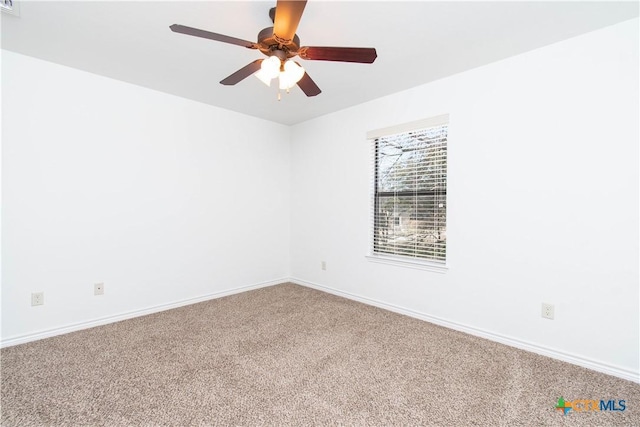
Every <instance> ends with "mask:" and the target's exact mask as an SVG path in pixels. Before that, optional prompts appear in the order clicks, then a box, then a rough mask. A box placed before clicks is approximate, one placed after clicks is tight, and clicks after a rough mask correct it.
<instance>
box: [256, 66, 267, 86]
mask: <svg viewBox="0 0 640 427" xmlns="http://www.w3.org/2000/svg"><path fill="white" fill-rule="evenodd" d="M253 75H254V76H256V77H257V78H258V80H260V81H261V82H262V83H264V84H266V85H267V86H271V77H270V76H269V75H268V74H267V73H265V72H264V70H263V69H259V70H258V71H256V72H255V73H254V74H253Z"/></svg>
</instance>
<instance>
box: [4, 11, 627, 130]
mask: <svg viewBox="0 0 640 427" xmlns="http://www.w3.org/2000/svg"><path fill="white" fill-rule="evenodd" d="M14 1H20V0H14ZM274 5H275V0H273V1H271V2H258V1H224V2H223V1H199V2H190V1H180V2H170V1H134V2H128V1H107V2H96V1H86V2H81V1H24V0H23V1H22V2H21V3H20V5H19V6H20V17H15V16H11V15H7V14H3V15H2V48H3V49H7V50H11V51H14V52H18V53H22V54H25V55H30V56H33V57H36V58H41V59H44V60H47V61H51V62H55V63H58V64H62V65H66V66H70V67H74V68H78V69H81V70H85V71H88V72H91V73H95V74H100V75H103V76H107V77H111V78H114V79H118V80H122V81H125V82H129V83H133V84H136V85H140V86H145V87H148V88H151V89H155V90H158V91H162V92H166V93H170V94H174V95H178V96H181V97H184V98H189V99H193V100H196V101H200V102H204V103H206V104H210V105H215V106H218V107H222V108H226V109H229V110H233V111H237V112H241V113H245V114H248V115H251V116H256V117H261V118H264V119H267V120H271V121H275V122H279V123H283V124H294V123H299V122H302V121H305V120H308V119H311V118H314V117H317V116H320V115H323V114H327V113H330V112H332V111H336V110H340V109H343V108H347V107H350V106H352V105H356V104H359V103H362V102H365V101H368V100H371V99H374V98H378V97H381V96H385V95H388V94H391V93H394V92H398V91H402V90H405V89H408V88H411V87H414V86H418V85H421V84H424V83H427V82H430V81H433V80H436V79H439V78H442V77H445V76H449V75H451V74H455V73H459V72H461V71H465V70H468V69H471V68H474V67H478V66H481V65H484V64H487V63H490V62H493V61H497V60H500V59H503V58H507V57H509V56H513V55H517V54H519V53H522V52H526V51H529V50H532V49H535V48H538V47H541V46H545V45H548V44H551V43H554V42H557V41H560V40H564V39H567V38H569V37H573V36H576V35H579V34H582V33H585V32H588V31H593V30H595V29H598V28H601V27H604V26H607V25H611V24H614V23H617V22H621V21H624V20H628V19H632V18H634V17H637V16H638V2H636V1H632V2H613V1H604V2H591V1H584V2H583V1H570V2H557V1H556V2H537V1H536V2H522V1H518V2H504V1H503V2H478V1H474V2H459V1H456V2H453V1H450V2H426V1H423V2H420V1H411V2H398V1H384V2H382V1H375V2H368V1H349V2H342V1H321V0H310V1H309V2H308V3H307V6H306V9H305V12H304V15H303V17H302V20H301V22H300V25H299V27H298V31H297V33H298V35H299V37H300V40H301V44H302V45H303V46H353V47H375V48H376V49H377V52H378V59H377V60H376V61H375V63H373V64H371V65H368V64H350V63H337V62H325V61H300V62H301V64H302V65H303V66H304V67H305V68H306V70H307V72H308V73H309V75H310V76H311V77H312V78H313V80H314V81H315V82H316V83H317V84H318V86H320V88H321V89H322V93H321V94H320V95H318V96H316V97H313V98H307V97H306V96H304V94H303V93H302V91H300V90H299V88H297V87H296V88H294V89H293V90H292V92H291V93H290V94H288V95H285V94H283V97H282V101H280V102H278V101H277V88H276V87H271V88H268V87H266V86H265V85H264V84H262V83H261V82H260V81H259V80H258V79H256V78H254V77H249V78H247V79H245V80H243V81H242V82H240V83H239V84H237V85H236V86H223V85H220V84H219V83H218V82H219V81H220V80H222V79H223V78H225V77H227V76H228V75H229V74H231V73H233V72H234V71H236V70H237V69H239V68H241V67H243V66H245V65H246V64H248V63H249V62H251V61H253V60H255V59H258V58H262V57H263V56H262V55H261V54H260V52H259V51H256V50H250V49H246V48H243V47H240V46H235V45H230V44H224V43H220V42H215V41H211V40H206V39H201V38H197V37H190V36H186V35H183V34H176V33H173V32H171V31H170V30H169V25H171V24H174V23H177V24H182V25H187V26H191V27H196V28H200V29H204V30H208V31H213V32H217V33H222V34H226V35H230V36H233V37H238V38H241V39H246V40H251V41H255V40H256V37H257V34H258V32H259V31H260V30H261V29H262V28H265V27H269V26H271V25H272V23H271V20H270V19H269V16H268V12H269V8H271V7H272V6H274ZM273 86H275V85H273Z"/></svg>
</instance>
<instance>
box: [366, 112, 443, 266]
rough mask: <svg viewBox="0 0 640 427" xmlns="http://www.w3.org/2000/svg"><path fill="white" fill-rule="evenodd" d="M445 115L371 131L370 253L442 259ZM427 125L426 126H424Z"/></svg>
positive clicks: (420, 258)
mask: <svg viewBox="0 0 640 427" xmlns="http://www.w3.org/2000/svg"><path fill="white" fill-rule="evenodd" d="M447 122H448V116H439V117H437V118H434V119H427V120H424V121H419V122H414V123H413V124H411V126H415V125H419V126H422V128H419V129H416V128H415V127H412V128H411V129H410V130H407V129H408V127H409V126H408V125H400V126H396V127H393V128H386V129H387V130H388V129H394V130H401V132H398V133H389V132H388V131H385V132H380V131H374V132H378V133H374V132H370V133H369V134H367V136H370V135H374V134H375V135H377V136H375V137H374V138H373V139H374V141H373V155H372V158H373V165H372V166H373V180H372V181H373V182H372V187H373V192H372V194H373V197H372V199H373V200H372V204H371V205H372V209H371V220H372V223H373V245H372V246H373V250H372V252H373V254H374V255H391V256H400V257H404V258H406V257H408V258H413V259H416V260H428V261H432V262H436V263H442V264H444V262H445V260H446V208H447V200H446V199H447V135H448V123H447ZM425 125H426V126H425Z"/></svg>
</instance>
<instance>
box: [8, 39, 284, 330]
mask: <svg viewBox="0 0 640 427" xmlns="http://www.w3.org/2000/svg"><path fill="white" fill-rule="evenodd" d="M2 90H3V92H2V96H3V97H2V104H3V105H2V106H3V111H2V112H3V117H2V119H3V120H2V124H3V126H2V142H3V147H2V148H3V157H2V162H3V163H2V178H3V179H2V185H3V187H2V196H3V200H2V219H3V224H2V229H3V234H2V253H3V260H2V262H3V270H2V340H3V342H5V343H6V342H10V341H11V340H14V341H15V340H16V339H18V338H20V337H22V336H25V335H33V334H36V333H37V332H39V331H45V330H50V329H59V328H63V327H65V326H67V325H71V324H75V323H81V322H91V321H94V320H95V319H100V318H104V317H110V316H111V317H112V316H117V315H120V314H123V313H131V312H134V311H136V310H144V309H148V308H150V307H155V306H158V305H162V304H172V303H176V302H180V301H183V300H187V299H190V298H197V297H202V296H205V295H211V294H215V293H217V292H223V291H228V290H231V289H235V288H239V287H243V286H250V285H260V284H263V283H264V282H270V281H281V280H282V279H283V278H287V277H288V276H289V210H290V209H289V156H290V153H289V128H288V127H286V126H282V125H278V124H274V123H271V122H268V121H263V120H258V119H255V118H251V117H248V116H244V115H241V114H237V113H233V112H229V111H226V110H222V109H219V108H214V107H211V106H207V105H204V104H199V103H196V102H193V101H189V100H185V99H182V98H177V97H174V96H170V95H166V94H162V93H159V92H154V91H151V90H148V89H144V88H141V87H136V86H133V85H129V84H125V83H122V82H118V81H115V80H110V79H107V78H103V77H99V76H96V75H92V74H89V73H85V72H81V71H78V70H74V69H71V68H66V67H62V66H59V65H55V64H52V63H48V62H44V61H40V60H37V59H34V58H30V57H26V56H22V55H18V54H15V53H11V52H8V51H3V52H2ZM203 90H204V89H203ZM96 282H104V283H105V289H106V291H105V295H104V296H101V297H96V296H94V295H93V284H94V283H96ZM36 291H43V292H44V293H45V304H44V305H43V306H39V307H31V306H30V295H31V292H36Z"/></svg>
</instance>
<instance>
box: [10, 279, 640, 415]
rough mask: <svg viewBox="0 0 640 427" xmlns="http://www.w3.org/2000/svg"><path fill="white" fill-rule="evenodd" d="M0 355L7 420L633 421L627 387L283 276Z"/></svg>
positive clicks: (633, 387)
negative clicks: (604, 407) (581, 406)
mask: <svg viewBox="0 0 640 427" xmlns="http://www.w3.org/2000/svg"><path fill="white" fill-rule="evenodd" d="M0 357H1V359H0V360H1V369H2V371H1V379H2V381H1V402H0V403H1V405H2V406H1V411H2V416H1V421H2V425H3V426H19V427H22V426H40V425H46V426H76V425H77V426H156V425H163V426H164V425H166V426H191V425H193V426H204V425H243V426H255V425H276V426H287V425H300V426H308V425H357V426H393V425H403V426H413V425H439V426H470V425H486V426H501V425H522V426H539V425H548V426H581V425H604V426H613V425H636V426H638V425H640V385H638V384H636V383H633V382H630V381H626V380H622V379H619V378H615V377H611V376H608V375H604V374H600V373H598V372H594V371H590V370H587V369H584V368H580V367H577V366H574V365H570V364H567V363H564V362H560V361H557V360H554V359H550V358H546V357H543V356H539V355H536V354H532V353H528V352H525V351H521V350H517V349H514V348H511V347H508V346H505V345H501V344H498V343H495V342H492V341H488V340H484V339H481V338H477V337H474V336H471V335H467V334H464V333H461V332H456V331H453V330H449V329H446V328H443V327H439V326H435V325H433V324H430V323H427V322H423V321H420V320H417V319H413V318H410V317H406V316H402V315H399V314H395V313H392V312H388V311H385V310H382V309H379V308H375V307H371V306H367V305H364V304H360V303H357V302H354V301H350V300H347V299H344V298H340V297H337V296H334V295H330V294H326V293H323V292H319V291H316V290H313V289H308V288H305V287H301V286H297V285H294V284H282V285H277V286H272V287H268V288H263V289H259V290H255V291H250V292H245V293H242V294H237V295H232V296H228V297H225V298H220V299H216V300H211V301H207V302H203V303H199V304H194V305H190V306H186V307H182V308H177V309H174V310H168V311H164V312H161V313H156V314H152V315H148V316H144V317H138V318H134V319H130V320H126V321H122V322H118V323H113V324H109V325H105V326H100V327H96V328H92V329H87V330H83V331H78V332H74V333H70V334H66V335H61V336H57V337H53V338H48V339H44V340H40V341H36V342H32V343H28V344H23V345H18V346H13V347H8V348H4V349H2V350H1V352H0ZM560 397H564V399H565V400H566V401H572V400H576V399H594V400H598V401H599V400H600V399H605V400H609V399H615V400H616V401H618V400H625V404H626V410H625V411H593V412H591V411H589V412H587V411H582V412H578V411H576V410H571V411H569V412H568V413H567V414H566V415H564V414H563V412H562V411H560V410H557V409H555V405H556V404H557V402H558V399H559V398H560ZM617 407H618V408H619V407H620V406H619V405H618V406H617Z"/></svg>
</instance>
